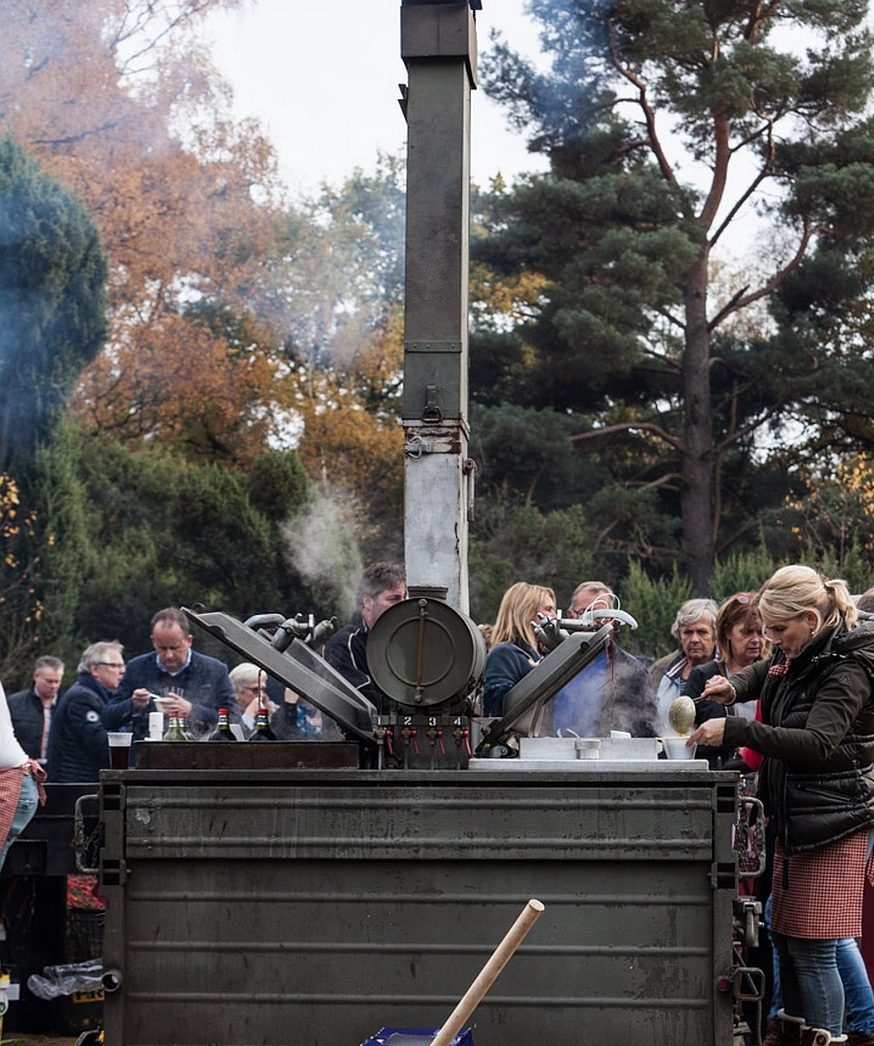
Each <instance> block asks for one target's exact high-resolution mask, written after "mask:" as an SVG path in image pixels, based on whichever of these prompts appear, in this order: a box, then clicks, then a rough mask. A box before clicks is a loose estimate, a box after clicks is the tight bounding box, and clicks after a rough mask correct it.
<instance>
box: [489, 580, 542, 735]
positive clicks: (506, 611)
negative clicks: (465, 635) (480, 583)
mask: <svg viewBox="0 0 874 1046" xmlns="http://www.w3.org/2000/svg"><path fill="white" fill-rule="evenodd" d="M555 613H556V607H555V593H554V592H553V590H552V589H551V588H544V586H543V585H529V584H528V583H527V582H525V581H517V582H516V584H515V585H511V586H510V587H509V588H508V589H507V591H506V592H505V593H504V595H503V598H502V599H501V605H500V607H499V608H498V617H497V619H496V621H495V623H494V626H493V627H492V635H491V649H490V650H489V656H488V657H487V658H486V669H485V684H484V688H483V714H484V715H487V716H500V715H503V714H504V694H506V693H507V691H508V690H510V689H512V687H514V686H515V685H516V684H517V683H518V682H519V680H520V679H522V678H523V676H526V675H527V674H528V673H529V672H530V671H531V669H532V668H533V667H534V666H535V665H536V664H537V662H538V661H540V659H541V657H542V654H541V652H540V649H539V647H538V643H537V638H536V637H535V635H534V622H535V621H536V619H537V615H538V614H543V615H544V616H545V617H555Z"/></svg>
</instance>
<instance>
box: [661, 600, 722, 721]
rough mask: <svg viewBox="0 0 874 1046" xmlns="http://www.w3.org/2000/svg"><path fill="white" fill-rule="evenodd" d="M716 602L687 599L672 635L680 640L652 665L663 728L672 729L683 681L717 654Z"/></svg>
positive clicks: (674, 624)
mask: <svg viewBox="0 0 874 1046" xmlns="http://www.w3.org/2000/svg"><path fill="white" fill-rule="evenodd" d="M716 611H717V606H716V603H714V602H713V600H712V599H687V600H686V602H685V603H683V605H682V606H681V607H680V609H679V610H678V611H677V616H676V617H675V618H674V623H673V624H672V625H671V635H672V636H673V637H674V639H676V640H677V641H678V642H679V644H680V649H679V650H675V651H674V652H673V653H671V654H667V655H666V656H665V657H662V658H659V660H658V661H656V662H655V664H654V665H653V666H652V667H651V668H650V670H649V672H650V678H651V679H652V683H653V686H654V687H656V701H657V703H658V721H659V725H660V728H661V729H662V730H663V731H664V730H667V731H670V726H669V724H668V710H669V709H670V707H671V705H672V703H673V702H674V700H675V699H676V698H678V697H680V695H681V694H682V693H683V684H684V682H685V681H686V680H687V679H688V678H689V673H690V672H691V671H692V669H693V668H695V667H696V666H697V665H703V664H704V663H705V662H706V661H712V660H713V658H714V657H716Z"/></svg>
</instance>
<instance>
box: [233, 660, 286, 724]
mask: <svg viewBox="0 0 874 1046" xmlns="http://www.w3.org/2000/svg"><path fill="white" fill-rule="evenodd" d="M228 675H229V677H230V680H231V686H232V687H233V688H234V694H235V695H236V698H237V705H238V709H237V710H238V712H239V714H240V716H241V717H242V720H243V728H244V730H245V731H246V733H247V734H248V733H250V732H251V731H252V730H254V728H255V716H256V715H257V714H258V709H259V708H260V707H261V706H262V705H263V706H264V707H265V708H266V709H267V711H268V712H269V713H270V714H271V715H273V713H274V712H275V711H276V708H277V706H276V704H275V703H274V702H273V701H271V700H270V699H269V698H268V696H267V673H266V672H265V671H264V669H263V668H259V667H258V666H257V665H253V664H252V663H251V662H250V661H244V662H243V663H242V664H241V665H237V667H236V668H232V669H231V671H230V672H229V673H228ZM234 718H235V719H236V718H237V717H236V716H234Z"/></svg>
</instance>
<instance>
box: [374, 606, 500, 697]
mask: <svg viewBox="0 0 874 1046" xmlns="http://www.w3.org/2000/svg"><path fill="white" fill-rule="evenodd" d="M367 665H368V668H369V669H370V674H371V676H372V677H373V681H374V682H375V683H376V685H377V686H378V687H379V689H380V690H382V692H383V693H384V694H387V695H388V696H389V697H390V698H391V699H392V700H393V701H396V702H398V703H399V704H402V705H410V706H412V707H414V708H422V707H430V706H432V705H436V704H441V703H444V702H448V701H451V700H452V699H453V698H456V697H462V696H466V695H467V694H468V693H469V692H470V690H471V689H472V688H473V686H474V685H475V684H476V682H477V680H478V679H479V676H480V675H481V674H482V670H483V667H484V665H485V641H484V640H483V637H482V634H481V633H480V631H479V629H478V628H477V627H476V625H475V624H474V623H473V622H472V621H471V620H470V619H469V618H467V617H465V616H464V615H463V614H461V613H460V612H459V611H457V610H455V609H454V608H453V607H451V606H450V605H449V604H448V603H444V602H443V601H442V600H439V599H429V598H426V597H421V598H417V599H405V600H404V601H403V602H401V603H396V604H395V605H394V606H393V607H389V609H388V610H386V611H385V612H384V613H383V614H382V615H381V616H380V617H379V619H378V620H377V621H376V623H375V624H374V626H373V628H372V629H371V630H370V632H369V634H368V636H367Z"/></svg>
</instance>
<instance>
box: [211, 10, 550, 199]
mask: <svg viewBox="0 0 874 1046" xmlns="http://www.w3.org/2000/svg"><path fill="white" fill-rule="evenodd" d="M524 5H525V0H483V10H481V11H479V12H478V14H477V30H478V35H479V47H480V51H481V52H482V51H483V50H484V49H485V48H486V47H487V46H488V45H489V34H490V31H491V30H492V29H493V28H497V29H500V30H501V32H502V33H503V34H504V36H505V37H506V39H507V40H508V41H509V42H510V43H511V44H512V45H513V46H514V47H515V48H516V49H517V50H520V51H522V52H524V53H526V54H536V51H537V33H536V28H535V24H534V23H533V21H532V20H531V19H530V18H529V17H528V16H527V15H526V14H525V12H524ZM400 7H401V5H400V0H247V2H246V4H245V5H244V6H243V7H242V8H241V9H240V10H238V11H237V12H236V13H234V14H230V15H228V14H222V15H220V16H213V17H212V19H211V22H210V34H211V36H212V38H213V41H214V49H213V55H214V59H215V61H216V64H217V65H218V67H219V69H220V70H221V71H222V72H223V73H224V75H225V76H226V77H227V78H228V79H229V81H230V82H231V84H232V86H233V89H234V96H235V111H236V114H237V115H238V116H257V117H259V119H260V120H261V122H262V124H263V126H264V127H265V129H266V131H267V133H268V136H269V138H270V139H271V141H272V142H273V144H274V146H275V147H276V150H277V153H278V156H279V161H280V165H281V170H282V174H283V176H284V179H285V181H286V183H287V184H288V186H289V188H290V189H292V191H294V192H296V193H303V194H309V193H313V192H315V191H316V190H317V189H318V187H319V185H320V183H321V182H322V181H327V182H328V183H329V184H332V185H336V184H338V183H339V182H341V181H342V179H343V178H344V177H345V176H346V175H347V174H349V173H350V172H351V171H352V170H353V169H354V168H355V167H362V168H363V169H364V170H366V171H367V170H372V169H373V167H374V164H375V162H376V158H377V154H378V152H379V151H380V150H381V151H383V152H392V153H401V154H403V151H404V149H405V124H404V121H403V117H402V116H401V111H400V109H399V107H398V103H397V99H398V96H399V92H398V84H399V83H401V82H406V70H405V68H404V64H403V62H402V61H401V59H400V29H399V23H400ZM471 169H472V177H473V180H474V181H475V182H477V183H478V184H480V185H486V184H487V182H488V179H489V178H490V177H492V176H493V175H494V174H496V173H498V172H499V171H500V172H501V173H502V174H504V175H505V176H506V177H512V176H513V175H515V174H517V173H519V172H521V171H526V170H533V169H538V170H539V169H543V161H542V160H540V159H539V158H536V157H532V156H530V155H529V154H528V153H527V152H526V150H525V143H524V141H523V140H522V139H521V138H520V137H519V135H517V134H513V133H512V132H510V131H509V130H508V129H507V127H506V119H505V116H504V114H503V113H502V112H501V110H500V109H499V108H498V107H497V106H496V105H495V104H494V103H493V102H491V101H490V100H489V99H488V98H486V96H485V93H484V92H483V91H482V90H480V91H476V92H474V96H473V124H472V154H471Z"/></svg>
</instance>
